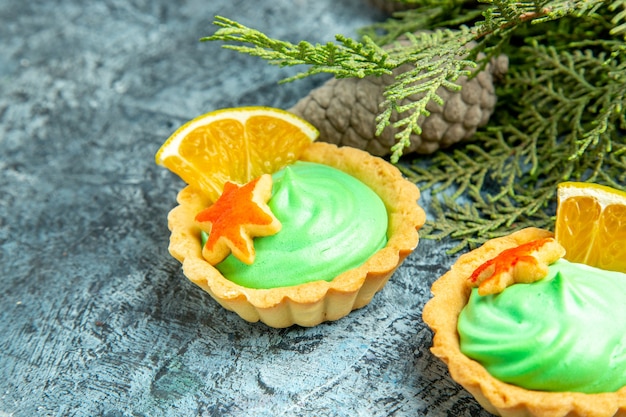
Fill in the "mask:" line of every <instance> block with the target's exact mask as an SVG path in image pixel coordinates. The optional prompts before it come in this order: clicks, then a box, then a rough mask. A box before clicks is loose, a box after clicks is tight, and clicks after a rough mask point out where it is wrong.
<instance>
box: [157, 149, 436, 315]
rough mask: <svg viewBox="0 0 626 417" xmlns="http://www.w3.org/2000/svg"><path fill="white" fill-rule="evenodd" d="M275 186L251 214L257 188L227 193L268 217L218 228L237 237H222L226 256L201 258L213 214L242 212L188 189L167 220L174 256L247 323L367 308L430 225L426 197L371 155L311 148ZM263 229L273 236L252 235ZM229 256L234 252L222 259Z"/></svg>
mask: <svg viewBox="0 0 626 417" xmlns="http://www.w3.org/2000/svg"><path fill="white" fill-rule="evenodd" d="M271 182H272V193H271V197H270V198H269V199H267V200H266V199H262V201H259V200H258V199H257V203H258V204H252V205H250V203H251V202H252V198H251V196H252V195H253V192H252V191H251V190H252V188H253V187H249V188H250V190H249V191H245V190H244V187H246V185H244V184H237V185H227V186H225V188H224V189H225V190H227V191H229V192H235V193H239V194H241V195H247V196H248V197H245V196H244V197H245V198H244V197H242V198H244V200H245V201H247V202H246V205H247V206H249V207H251V209H253V210H260V212H259V213H257V214H259V215H258V216H251V215H249V216H243V215H238V216H240V218H241V219H244V217H245V219H244V220H242V221H241V223H242V224H243V225H244V226H245V227H243V228H240V227H239V226H240V224H239V223H238V220H235V219H230V220H229V222H230V223H228V222H226V223H227V224H229V225H230V226H233V224H235V225H236V227H221V228H218V229H220V230H222V231H224V232H225V233H226V234H227V235H228V236H229V237H228V236H227V237H228V238H227V239H221V238H219V237H215V239H214V240H215V241H216V242H220V241H221V242H224V245H222V249H220V253H219V256H215V257H214V256H213V254H209V255H208V256H206V257H205V256H203V251H204V252H205V255H207V252H208V251H209V250H208V249H206V247H207V243H209V239H211V237H210V233H211V229H213V228H214V227H215V226H214V224H219V223H220V216H216V215H215V213H209V211H210V208H211V207H213V206H216V205H220V204H223V205H224V206H225V207H228V206H230V207H235V206H239V205H240V204H242V203H234V202H233V200H232V199H231V201H228V202H227V201H226V200H224V201H221V199H222V198H221V197H220V198H219V199H217V200H215V201H214V200H212V199H211V198H209V197H208V196H207V195H206V194H203V193H202V192H201V191H200V190H198V188H195V187H192V186H187V187H186V188H184V189H183V190H181V191H180V193H179V195H178V199H177V200H178V203H179V205H178V206H177V207H175V208H174V209H173V210H172V211H171V212H170V214H169V216H168V224H169V228H170V230H171V233H172V234H171V238H170V247H169V250H170V253H171V254H172V256H174V257H175V258H176V259H178V260H179V261H180V262H181V263H182V264H183V271H184V273H185V275H186V276H187V277H188V278H189V279H190V280H191V281H192V282H194V283H195V284H197V285H198V286H199V287H201V288H202V289H204V290H205V291H207V292H208V293H209V294H210V295H211V296H212V297H213V298H214V299H215V300H217V302H218V303H220V304H221V305H222V306H223V307H224V308H226V309H228V310H232V311H234V312H236V313H237V314H238V315H239V316H241V317H242V318H243V319H245V320H247V321H250V322H256V321H262V322H263V323H265V324H267V325H269V326H271V327H288V326H291V325H294V324H297V325H301V326H315V325H317V324H319V323H322V322H324V321H330V320H337V319H339V318H341V317H344V316H346V315H347V314H348V313H349V312H350V311H352V310H354V309H357V308H361V307H363V306H365V305H366V304H368V303H369V301H370V300H371V299H372V297H373V296H374V294H375V293H376V292H377V291H379V290H380V289H382V287H383V286H384V285H385V283H386V282H387V280H388V279H389V278H390V276H391V275H392V274H393V272H394V271H395V270H396V268H397V267H398V266H399V265H400V264H401V263H402V261H403V260H404V259H405V258H406V257H407V256H408V255H409V254H410V253H411V252H412V251H413V250H414V249H415V247H416V246H417V244H418V240H419V237H418V233H417V231H418V229H419V228H420V227H421V226H422V225H423V224H424V221H425V213H424V211H423V210H422V209H421V208H420V207H419V205H418V204H417V200H418V199H419V196H420V193H419V190H418V188H417V187H416V186H415V185H414V184H413V183H411V182H409V181H407V180H406V179H405V178H404V177H403V176H402V175H401V173H400V171H399V170H398V169H397V168H396V167H394V166H393V165H391V164H390V163H388V162H386V161H384V160H383V159H381V158H378V157H374V156H372V155H370V154H368V153H367V152H364V151H361V150H357V149H354V148H349V147H342V148H338V147H337V146H335V145H330V144H327V143H311V144H310V145H309V146H308V147H306V148H305V149H304V150H303V151H302V153H301V155H300V157H299V159H298V160H297V161H296V162H295V163H292V164H288V165H287V166H286V167H283V168H282V169H280V170H278V171H276V172H274V173H272V175H271ZM266 197H267V196H266ZM244 200H242V201H244ZM265 204H266V205H267V207H268V208H269V209H270V211H271V213H272V216H275V219H276V220H277V223H274V222H273V219H271V217H270V216H269V214H268V213H267V211H266V210H264V208H265V207H264V205H265ZM249 210H250V208H249V209H248V211H249ZM227 211H228V210H227ZM244 212H247V210H244ZM199 213H200V214H199ZM263 214H265V215H267V217H264V215H263ZM253 219H257V220H258V221H257V220H254V221H253ZM255 222H256V223H258V224H263V225H266V226H267V225H272V224H273V225H274V226H275V227H266V226H262V227H260V228H258V227H256V226H250V225H251V224H254V223H255ZM277 224H280V226H276V225H277ZM213 230H217V229H213ZM233 230H236V231H235V232H233ZM259 230H260V232H259ZM203 231H204V232H205V233H203ZM203 235H204V237H203ZM248 237H250V238H251V239H252V247H250V246H248V244H247V243H249V241H248V240H247V238H248ZM237 241H240V244H231V243H233V242H237ZM242 242H243V243H242ZM214 244H215V243H214V242H213V243H211V247H212V245H214ZM224 248H227V249H226V251H229V249H230V252H232V253H231V254H230V255H228V254H226V256H223V255H224V250H223V249H224ZM237 248H244V250H239V249H237ZM237 252H241V253H243V255H242V256H239V255H240V254H238V253H237ZM207 258H209V259H207ZM251 258H252V262H249V261H250V260H251Z"/></svg>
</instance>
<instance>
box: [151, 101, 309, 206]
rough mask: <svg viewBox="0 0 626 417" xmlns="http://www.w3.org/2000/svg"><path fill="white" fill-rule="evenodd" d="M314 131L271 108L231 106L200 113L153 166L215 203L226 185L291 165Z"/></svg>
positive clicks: (171, 140) (170, 141)
mask: <svg viewBox="0 0 626 417" xmlns="http://www.w3.org/2000/svg"><path fill="white" fill-rule="evenodd" d="M318 136H319V132H318V131H317V129H316V128H315V127H313V126H312V125H311V124H309V123H308V122H307V121H305V120H303V119H301V118H299V117H297V116H295V115H293V114H291V113H289V112H287V111H285V110H281V109H276V108H271V107H237V108H227V109H221V110H216V111H213V112H210V113H206V114H203V115H202V116H199V117H197V118H195V119H193V120H191V121H189V122H187V123H186V124H184V125H183V126H181V127H180V128H179V129H178V130H176V131H175V132H174V133H173V134H172V136H170V137H169V138H168V139H167V141H165V143H164V144H163V146H161V148H160V149H159V151H158V152H157V153H156V163H157V164H158V165H161V166H164V167H166V168H168V169H169V170H170V171H172V172H174V173H175V174H176V175H178V176H179V177H180V178H181V179H182V180H183V181H185V182H186V183H187V184H189V185H191V186H192V187H196V188H197V189H199V190H200V191H201V192H203V193H205V194H206V195H207V196H208V197H209V198H210V199H211V201H216V200H217V199H218V197H219V196H220V195H221V193H222V189H223V188H224V184H225V183H226V182H227V181H231V182H235V183H238V184H246V183H248V182H249V181H251V180H253V179H255V178H258V177H260V176H261V175H263V174H271V173H274V172H276V171H278V170H279V169H281V168H283V167H285V166H286V165H288V164H291V163H293V162H294V161H296V160H297V159H298V158H299V156H300V154H301V153H302V151H303V150H304V149H306V148H307V147H308V146H309V145H310V144H311V143H312V142H313V141H314V140H315V139H317V137H318Z"/></svg>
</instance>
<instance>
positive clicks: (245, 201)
mask: <svg viewBox="0 0 626 417" xmlns="http://www.w3.org/2000/svg"><path fill="white" fill-rule="evenodd" d="M271 196H272V177H271V176H270V175H269V174H264V175H262V176H261V177H259V178H257V179H255V180H252V181H251V182H249V183H248V184H245V185H243V186H239V185H237V184H235V183H232V182H227V183H226V184H225V185H224V191H223V192H222V195H221V196H220V198H219V199H218V200H217V201H216V202H215V203H214V204H213V205H212V206H210V207H208V208H206V209H204V210H202V211H201V212H200V213H198V214H197V215H196V223H197V224H198V226H199V227H200V229H202V230H203V231H205V232H206V233H207V234H208V235H209V238H208V240H207V242H206V244H205V245H204V248H203V249H202V256H203V257H204V259H206V260H207V262H209V263H210V264H211V265H216V264H218V263H220V262H221V261H223V260H224V259H225V258H226V257H227V256H228V255H229V254H230V253H231V252H232V253H233V255H234V256H235V257H237V259H239V260H240V261H241V262H244V263H246V264H248V265H250V264H251V263H252V262H254V258H255V251H254V245H253V242H252V238H253V237H258V236H270V235H273V234H275V233H277V232H278V231H279V230H280V229H281V224H280V221H278V219H277V218H276V217H275V216H274V214H273V213H272V211H271V210H270V208H269V206H268V205H267V201H269V199H270V197H271Z"/></svg>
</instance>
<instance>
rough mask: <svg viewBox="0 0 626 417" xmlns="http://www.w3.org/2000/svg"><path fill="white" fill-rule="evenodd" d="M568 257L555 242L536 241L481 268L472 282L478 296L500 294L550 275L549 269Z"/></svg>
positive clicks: (473, 276)
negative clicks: (505, 290) (506, 289)
mask: <svg viewBox="0 0 626 417" xmlns="http://www.w3.org/2000/svg"><path fill="white" fill-rule="evenodd" d="M563 255H565V249H563V247H562V246H561V245H559V244H558V243H557V241H556V240H554V239H553V238H545V239H539V240H533V241H532V242H528V243H525V244H523V245H520V246H517V247H514V248H511V249H506V250H504V251H502V252H501V253H500V254H498V256H496V257H495V258H493V259H490V260H489V261H487V262H485V263H484V264H482V265H480V266H479V267H478V268H476V270H475V271H474V273H473V274H472V275H471V276H470V277H469V278H468V281H469V283H470V285H471V286H477V287H478V294H480V295H487V294H497V293H499V292H502V291H503V290H504V289H505V288H506V287H508V286H509V285H512V284H515V283H516V282H522V283H530V282H534V281H537V280H540V279H542V278H543V277H545V276H546V275H548V265H550V264H551V263H553V262H555V261H556V260H558V259H559V258H561V257H562V256H563Z"/></svg>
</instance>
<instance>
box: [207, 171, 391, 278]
mask: <svg viewBox="0 0 626 417" xmlns="http://www.w3.org/2000/svg"><path fill="white" fill-rule="evenodd" d="M272 177H273V180H274V185H273V190H272V197H271V199H270V200H269V202H268V205H269V207H270V209H271V210H272V212H273V213H274V215H275V216H276V217H277V218H278V220H279V221H280V222H281V223H282V229H281V231H280V232H279V233H277V234H275V235H272V236H266V237H261V238H256V239H255V240H254V247H255V250H256V259H255V261H254V263H253V264H252V265H246V264H244V263H242V262H240V261H239V260H238V259H237V258H235V257H234V256H233V255H230V256H229V257H227V258H226V259H225V260H224V261H222V262H221V263H219V264H217V265H216V268H217V269H218V270H219V271H220V272H221V273H222V275H224V276H225V277H226V278H227V279H229V280H231V281H233V282H235V283H236V284H239V285H242V286H244V287H248V288H256V289H261V288H276V287H283V286H292V285H298V284H303V283H307V282H311V281H316V280H326V281H330V280H332V279H333V278H334V277H336V276H337V275H339V274H341V273H342V272H344V271H347V270H348V269H351V268H354V267H357V266H359V265H361V264H363V263H364V262H365V261H366V260H367V259H368V258H369V257H371V256H372V255H373V254H374V253H375V252H376V251H377V250H379V249H381V248H382V247H384V246H385V245H386V242H387V236H386V232H387V211H386V209H385V205H384V203H383V201H382V200H381V199H380V197H379V196H378V195H377V194H376V193H375V192H374V191H372V190H371V189H370V188H369V187H367V186H366V185H365V184H364V183H362V182H361V181H359V180H357V179H356V178H354V177H352V176H350V175H348V174H346V173H344V172H342V171H340V170H338V169H335V168H332V167H329V166H326V165H322V164H316V163H311V162H301V161H299V162H296V163H295V164H292V165H290V166H288V167H286V168H285V169H283V170H281V171H279V172H277V173H275V174H274V175H273V176H272Z"/></svg>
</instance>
